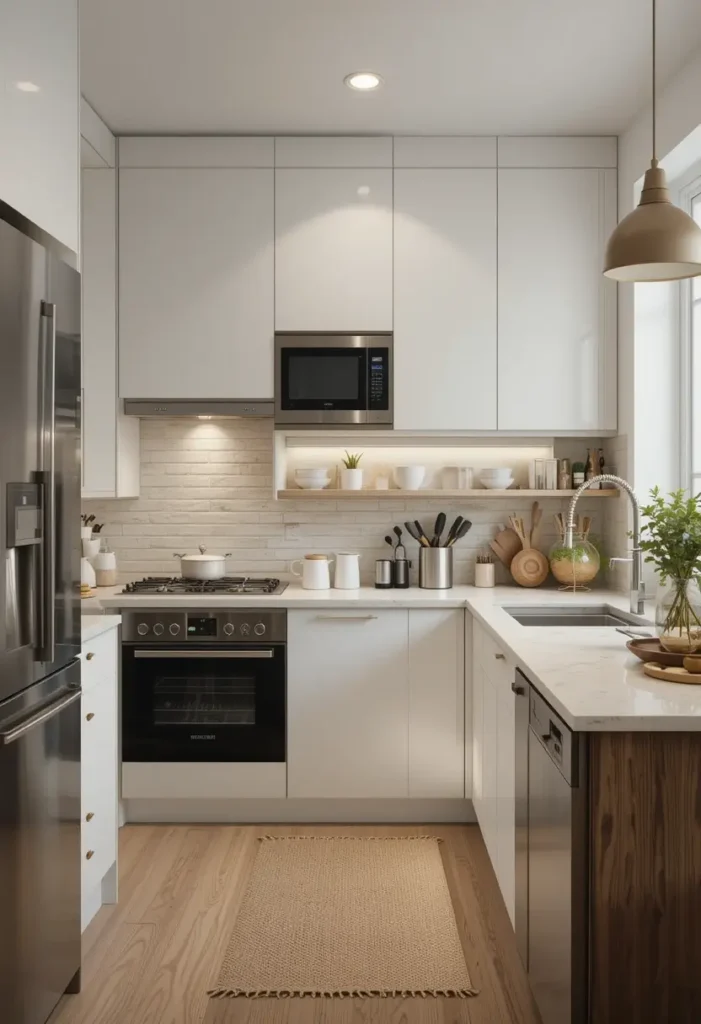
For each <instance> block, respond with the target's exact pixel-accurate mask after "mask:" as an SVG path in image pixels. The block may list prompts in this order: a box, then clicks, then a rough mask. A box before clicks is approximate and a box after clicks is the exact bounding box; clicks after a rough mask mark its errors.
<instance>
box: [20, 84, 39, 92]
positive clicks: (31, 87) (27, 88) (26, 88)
mask: <svg viewBox="0 0 701 1024" xmlns="http://www.w3.org/2000/svg"><path fill="white" fill-rule="evenodd" d="M15 85H16V87H17V88H18V89H19V91H20V92H41V86H40V85H37V84H36V82H15Z"/></svg>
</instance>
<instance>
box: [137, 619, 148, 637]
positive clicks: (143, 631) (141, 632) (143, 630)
mask: <svg viewBox="0 0 701 1024" xmlns="http://www.w3.org/2000/svg"><path fill="white" fill-rule="evenodd" d="M136 632H137V633H138V634H139V636H146V634H147V633H148V626H147V625H146V623H145V622H140V623H139V625H138V626H137V627H136Z"/></svg>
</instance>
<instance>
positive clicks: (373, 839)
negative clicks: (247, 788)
mask: <svg viewBox="0 0 701 1024" xmlns="http://www.w3.org/2000/svg"><path fill="white" fill-rule="evenodd" d="M288 839H305V840H310V839H314V840H318V841H320V842H332V841H333V842H337V841H338V840H339V839H350V840H352V841H353V842H356V843H393V842H397V841H399V840H401V841H402V842H403V843H405V842H406V841H407V840H408V839H409V840H417V839H421V840H427V839H430V840H431V842H434V843H442V842H443V840H442V839H441V837H440V836H343V835H337V836H273V835H265V836H258V842H259V843H263V842H276V841H280V840H288Z"/></svg>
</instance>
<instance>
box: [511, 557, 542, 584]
mask: <svg viewBox="0 0 701 1024" xmlns="http://www.w3.org/2000/svg"><path fill="white" fill-rule="evenodd" d="M549 571H550V563H549V562H548V560H547V558H546V557H545V555H544V554H543V552H542V551H538V549H537V548H524V550H523V551H519V553H518V554H517V555H516V556H515V558H514V560H513V561H512V563H511V575H512V576H513V578H514V579H515V580H516V582H517V583H518V584H519V586H521V587H539V586H540V584H541V583H544V582H545V580H546V579H547V578H548V572H549Z"/></svg>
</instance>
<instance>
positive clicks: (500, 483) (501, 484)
mask: <svg viewBox="0 0 701 1024" xmlns="http://www.w3.org/2000/svg"><path fill="white" fill-rule="evenodd" d="M513 482H514V478H513V477H512V476H510V477H508V479H506V480H488V479H487V477H486V476H483V477H480V483H481V484H482V486H483V487H486V489H487V490H488V491H507V490H508V489H509V487H511V485H512V483H513Z"/></svg>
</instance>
